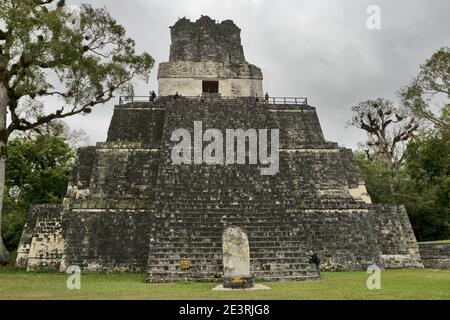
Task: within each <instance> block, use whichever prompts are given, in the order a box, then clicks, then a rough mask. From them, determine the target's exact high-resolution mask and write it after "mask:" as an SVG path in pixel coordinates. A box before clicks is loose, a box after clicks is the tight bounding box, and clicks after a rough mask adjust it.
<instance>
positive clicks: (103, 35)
mask: <svg viewBox="0 0 450 320" xmlns="http://www.w3.org/2000/svg"><path fill="white" fill-rule="evenodd" d="M0 40H1V41H0V75H1V77H0V82H1V83H3V85H4V87H5V88H6V89H7V91H8V98H9V101H8V108H9V112H10V113H11V123H10V125H9V127H8V134H10V133H12V132H13V131H15V130H20V131H27V130H31V129H34V128H36V127H38V126H40V125H42V124H45V123H48V122H50V121H52V120H54V119H58V118H64V117H68V116H72V115H74V114H79V113H90V112H91V111H92V107H94V106H96V105H99V104H103V103H105V102H107V101H108V100H110V99H111V98H113V94H114V93H115V92H122V93H124V94H127V95H131V94H133V83H132V81H133V79H134V78H141V79H143V80H145V81H147V80H148V77H149V74H150V70H151V68H152V67H153V64H154V60H153V58H152V57H151V56H150V55H149V54H148V53H146V52H144V53H142V54H136V50H135V42H134V40H133V39H131V38H128V37H127V36H126V32H125V28H124V27H123V26H121V25H120V24H118V23H117V21H116V20H115V19H114V18H113V17H112V16H111V15H110V14H109V13H108V12H107V10H106V9H105V8H99V9H98V8H93V7H92V6H90V5H81V6H80V7H79V10H73V9H71V8H67V7H66V6H65V3H64V1H59V2H56V1H54V0H46V1H36V0H2V1H1V2H0ZM49 96H52V97H58V98H59V100H60V108H59V109H58V110H54V111H53V112H50V113H48V114H43V115H41V116H40V117H38V118H37V119H35V120H34V121H32V122H30V121H29V120H28V119H26V118H24V117H21V115H20V114H19V113H18V112H17V108H18V107H19V103H21V101H23V99H22V98H26V97H28V98H30V99H31V100H37V99H39V98H40V97H49Z"/></svg>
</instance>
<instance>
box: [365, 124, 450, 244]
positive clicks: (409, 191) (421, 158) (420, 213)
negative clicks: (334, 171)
mask: <svg viewBox="0 0 450 320" xmlns="http://www.w3.org/2000/svg"><path fill="white" fill-rule="evenodd" d="M357 160H358V164H359V167H360V169H361V172H362V174H363V176H364V179H365V181H366V187H367V191H368V193H369V194H370V196H371V197H372V200H373V202H375V203H391V204H404V205H405V207H406V209H407V211H408V215H409V217H410V220H411V224H412V226H413V229H414V232H415V234H416V237H417V239H418V240H419V241H423V240H436V239H437V240H439V239H447V238H449V237H450V205H449V204H450V138H449V134H448V132H445V131H443V130H442V131H439V132H428V133H427V134H422V135H420V136H418V137H416V138H415V139H414V140H413V141H412V142H411V143H410V144H409V145H408V149H407V152H406V162H405V165H404V166H403V167H402V168H400V169H398V170H389V169H388V168H387V166H386V165H385V164H384V163H382V162H380V161H377V160H368V159H367V158H366V157H365V155H364V154H362V153H359V154H357ZM390 181H393V190H394V192H391V190H389V188H386V186H387V185H388V184H389V183H390Z"/></svg>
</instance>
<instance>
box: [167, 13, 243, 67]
mask: <svg viewBox="0 0 450 320" xmlns="http://www.w3.org/2000/svg"><path fill="white" fill-rule="evenodd" d="M240 34H241V30H240V29H239V28H238V27H237V26H236V25H235V24H234V22H233V21H231V20H225V21H222V22H221V23H216V21H214V20H212V19H211V18H210V17H208V16H202V17H201V18H200V19H198V20H197V21H195V22H191V21H190V20H189V19H186V18H183V19H180V20H178V21H177V22H176V23H175V24H174V25H173V26H172V27H171V28H170V35H171V38H172V44H171V46H170V58H169V60H170V61H193V62H201V61H214V62H227V63H229V64H240V63H242V62H245V57H244V49H243V48H242V45H241V35H240Z"/></svg>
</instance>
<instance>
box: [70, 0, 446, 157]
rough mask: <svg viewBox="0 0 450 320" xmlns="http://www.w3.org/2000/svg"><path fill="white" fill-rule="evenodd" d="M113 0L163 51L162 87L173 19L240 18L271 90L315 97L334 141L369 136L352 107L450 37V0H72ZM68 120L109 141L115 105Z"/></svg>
mask: <svg viewBox="0 0 450 320" xmlns="http://www.w3.org/2000/svg"><path fill="white" fill-rule="evenodd" d="M81 2H82V3H90V4H92V5H93V6H96V7H99V6H106V7H107V9H108V11H109V12H110V13H111V14H112V16H113V17H115V18H116V19H117V20H118V21H119V22H120V23H121V24H122V25H124V26H125V28H126V30H127V32H128V35H129V36H130V37H132V38H133V39H134V40H136V44H137V48H138V50H139V51H147V52H149V53H150V54H151V55H152V56H153V58H154V59H155V60H156V64H155V67H154V69H153V70H152V74H151V81H150V83H149V84H145V83H140V82H137V83H136V94H138V95H147V94H148V91H149V90H150V89H154V90H156V89H157V82H156V74H157V65H158V63H160V62H163V61H168V57H169V45H170V34H169V26H171V25H173V24H174V23H175V22H176V21H177V20H178V19H179V18H182V17H187V18H189V19H191V20H196V19H198V18H199V17H200V16H201V15H209V16H210V17H211V18H212V19H215V20H218V21H222V20H226V19H231V20H233V21H234V22H235V23H236V24H237V25H238V27H240V28H241V30H242V32H241V38H242V44H243V46H244V53H245V57H246V60H247V61H248V62H250V63H252V64H255V65H257V66H259V67H260V68H261V69H262V71H263V74H264V82H263V86H264V91H268V92H269V94H270V95H271V96H306V97H308V99H309V102H310V104H311V105H312V106H314V107H316V108H317V112H318V115H319V118H320V121H321V124H322V128H323V130H324V133H325V137H326V139H327V140H330V141H335V142H338V143H339V144H340V145H344V146H347V147H351V148H354V149H355V148H356V145H357V143H358V142H360V141H363V140H364V134H363V133H362V132H359V131H358V130H357V129H353V128H346V127H345V124H346V121H347V120H349V119H350V117H351V112H350V108H351V106H353V105H355V104H357V103H358V102H360V101H363V100H367V99H373V98H377V97H383V98H387V99H392V100H394V101H397V100H398V98H397V95H396V92H397V91H398V90H399V89H400V88H401V87H403V86H405V85H407V84H408V83H409V82H410V81H411V79H412V78H413V77H414V76H415V75H416V74H417V72H418V70H419V66H420V64H422V63H424V61H425V60H426V59H427V58H429V57H430V56H431V55H432V53H433V52H435V51H436V50H437V49H439V48H440V47H443V46H449V45H450V19H449V15H450V1H449V0H432V1H429V0H395V1H392V0H370V1H366V0H302V1H299V0H278V1H274V0H221V1H218V0H127V1H123V0H90V1H87V0H85V1H78V0H71V1H67V3H68V4H80V3H81ZM370 5H377V6H379V8H380V9H381V30H369V29H368V28H367V25H366V22H367V19H368V17H369V14H368V13H367V8H368V6H370ZM117 102H118V98H117V99H115V100H114V101H113V102H110V103H108V104H106V105H105V106H101V107H98V108H97V109H94V111H93V113H92V114H90V115H88V116H75V117H73V118H71V119H69V120H67V122H68V123H69V125H70V126H71V128H72V129H84V130H85V131H86V132H87V133H88V134H89V137H90V141H91V143H95V142H97V141H104V140H105V139H106V134H107V130H108V125H109V122H110V120H111V116H112V112H113V108H114V104H115V103H117Z"/></svg>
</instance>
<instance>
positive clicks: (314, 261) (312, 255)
mask: <svg viewBox="0 0 450 320" xmlns="http://www.w3.org/2000/svg"><path fill="white" fill-rule="evenodd" d="M308 259H309V263H311V264H315V265H316V270H317V274H318V275H319V278H321V276H320V258H319V256H318V255H317V253H315V252H313V251H312V250H311V251H309V256H308Z"/></svg>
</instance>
